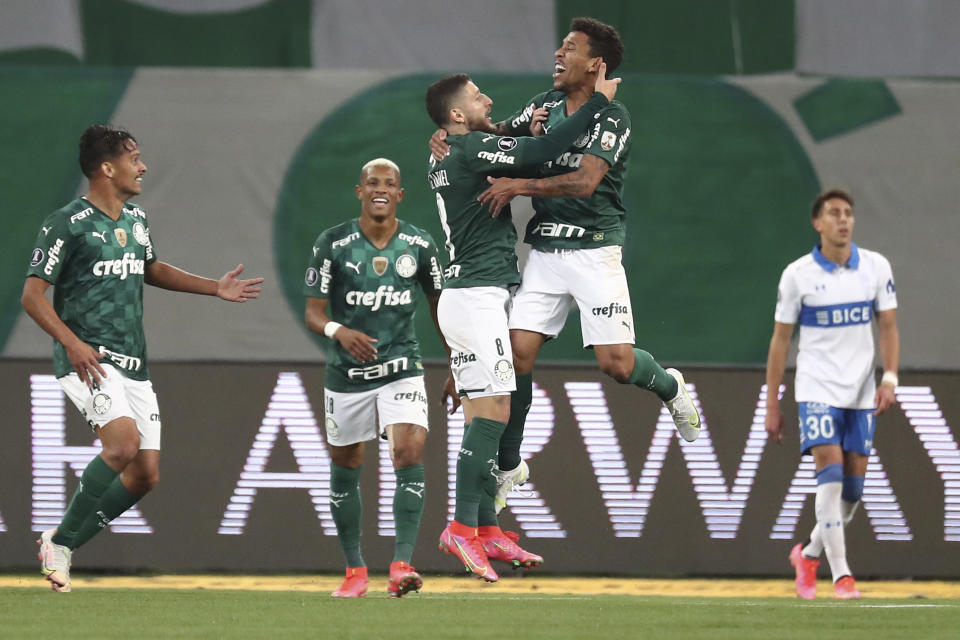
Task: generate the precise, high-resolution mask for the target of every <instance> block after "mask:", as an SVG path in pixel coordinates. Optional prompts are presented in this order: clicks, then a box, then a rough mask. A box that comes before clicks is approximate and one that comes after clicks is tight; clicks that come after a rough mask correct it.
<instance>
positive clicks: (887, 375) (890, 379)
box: [880, 371, 900, 387]
mask: <svg viewBox="0 0 960 640" xmlns="http://www.w3.org/2000/svg"><path fill="white" fill-rule="evenodd" d="M880 384H881V385H884V384H891V385H893V386H894V387H898V386H899V385H900V379H899V378H898V377H897V374H895V373H894V372H893V371H884V372H883V377H882V378H880Z"/></svg>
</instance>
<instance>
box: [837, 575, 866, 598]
mask: <svg viewBox="0 0 960 640" xmlns="http://www.w3.org/2000/svg"><path fill="white" fill-rule="evenodd" d="M833 597H834V598H836V599H837V600H857V599H859V598H860V597H861V596H860V591H859V590H858V589H857V583H856V581H855V580H854V579H853V576H843V577H842V578H840V579H839V580H837V581H836V582H835V583H834V584H833Z"/></svg>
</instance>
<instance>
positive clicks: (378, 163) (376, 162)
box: [360, 158, 400, 182]
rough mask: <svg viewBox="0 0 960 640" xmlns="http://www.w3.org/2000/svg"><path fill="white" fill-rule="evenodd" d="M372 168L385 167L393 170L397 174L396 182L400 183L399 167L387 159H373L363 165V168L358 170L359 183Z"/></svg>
mask: <svg viewBox="0 0 960 640" xmlns="http://www.w3.org/2000/svg"><path fill="white" fill-rule="evenodd" d="M374 167H387V168H388V169H393V170H394V172H396V174H397V180H398V181H400V167H398V166H397V163H396V162H394V161H393V160H390V159H388V158H374V159H373V160H371V161H370V162H368V163H367V164H365V165H363V168H362V169H360V182H363V176H365V175H366V173H367V172H368V171H370V169H373V168H374Z"/></svg>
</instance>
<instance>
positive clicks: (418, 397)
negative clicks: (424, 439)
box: [323, 376, 429, 447]
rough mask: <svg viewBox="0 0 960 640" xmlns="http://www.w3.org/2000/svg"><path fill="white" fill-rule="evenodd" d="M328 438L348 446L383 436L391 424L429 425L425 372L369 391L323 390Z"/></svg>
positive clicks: (333, 443)
mask: <svg viewBox="0 0 960 640" xmlns="http://www.w3.org/2000/svg"><path fill="white" fill-rule="evenodd" d="M323 407H324V413H325V420H324V426H325V428H326V431H327V442H329V443H330V444H331V445H333V446H335V447H346V446H347V445H351V444H356V443H358V442H366V441H367V440H374V439H376V438H377V437H379V436H383V435H384V434H385V433H386V431H387V427H388V426H389V425H391V424H415V425H419V426H421V427H423V428H424V429H427V430H429V427H428V426H427V390H426V387H425V386H424V382H423V376H412V377H409V378H400V379H399V380H394V381H393V382H388V383H387V384H385V385H383V386H381V387H377V388H376V389H368V390H367V391H356V392H343V391H331V390H330V389H324V390H323Z"/></svg>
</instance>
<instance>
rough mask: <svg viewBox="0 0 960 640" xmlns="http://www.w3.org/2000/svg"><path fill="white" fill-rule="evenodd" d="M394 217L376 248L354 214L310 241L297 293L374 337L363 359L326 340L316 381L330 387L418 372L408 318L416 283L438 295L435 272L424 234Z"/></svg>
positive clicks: (434, 256) (350, 387)
mask: <svg viewBox="0 0 960 640" xmlns="http://www.w3.org/2000/svg"><path fill="white" fill-rule="evenodd" d="M398 222H399V225H398V226H397V232H396V233H395V234H394V235H393V237H392V238H391V239H390V242H388V243H387V246H386V247H384V248H383V249H377V248H376V247H375V246H374V245H373V244H372V243H371V242H370V241H369V240H367V237H366V236H365V235H364V234H363V231H362V230H361V229H360V220H359V219H354V220H350V221H348V222H344V223H343V224H339V225H337V226H335V227H331V228H330V229H327V230H326V231H324V232H323V233H321V234H320V236H319V237H318V238H317V241H316V242H315V243H314V245H313V255H312V256H311V258H310V263H309V265H308V267H307V273H306V277H305V279H304V287H303V293H304V294H305V295H306V296H307V297H310V298H322V299H325V300H329V301H330V302H329V305H328V307H327V316H328V317H329V318H330V319H331V320H334V321H336V322H339V323H341V324H343V325H345V326H347V327H348V328H350V329H353V330H355V331H360V332H363V333H365V334H367V335H368V336H370V337H371V338H376V339H377V342H376V344H375V345H374V346H375V347H376V349H377V361H376V362H372V363H371V362H365V363H363V364H361V363H359V362H357V361H356V360H355V359H354V358H353V356H351V355H350V354H349V353H348V352H347V351H346V350H345V349H344V348H343V347H342V346H341V345H340V343H339V342H338V341H337V340H330V345H329V347H328V348H327V368H326V376H325V378H324V384H323V386H324V387H326V388H327V389H330V390H331V391H344V392H352V391H366V390H368V389H375V388H377V387H380V386H383V385H385V384H387V383H388V382H393V381H394V380H399V379H400V378H409V377H411V376H419V375H423V363H422V361H421V358H420V344H419V343H418V342H417V336H416V333H415V331H414V324H413V320H414V314H415V313H416V310H417V299H418V298H417V296H418V294H417V287H419V288H421V289H423V292H424V293H425V294H426V295H427V296H431V297H434V296H439V295H440V291H441V290H442V289H443V271H442V269H441V267H440V258H439V256H438V253H437V245H436V243H435V242H434V241H433V238H432V237H430V234H429V233H428V232H426V231H424V230H423V229H420V228H418V227H415V226H413V225H412V224H409V223H407V222H404V221H402V220H398Z"/></svg>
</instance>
